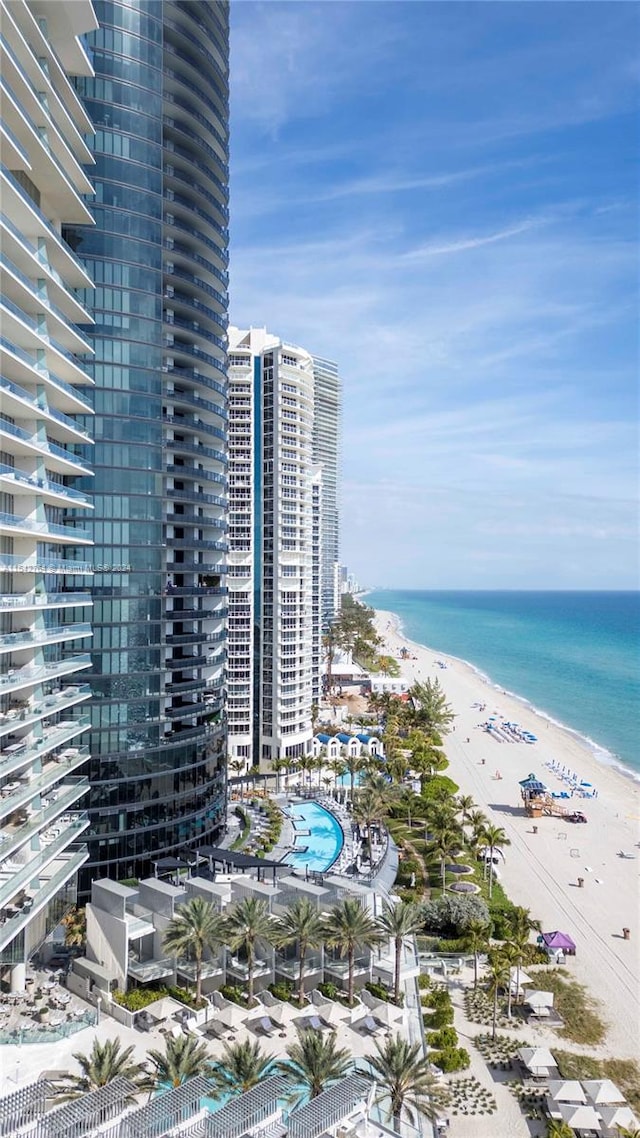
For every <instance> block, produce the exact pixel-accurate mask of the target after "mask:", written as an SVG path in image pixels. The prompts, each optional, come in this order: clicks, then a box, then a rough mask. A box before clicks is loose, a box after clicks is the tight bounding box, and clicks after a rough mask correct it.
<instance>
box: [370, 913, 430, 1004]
mask: <svg viewBox="0 0 640 1138" xmlns="http://www.w3.org/2000/svg"><path fill="white" fill-rule="evenodd" d="M423 923H424V921H423V917H422V908H421V906H420V905H411V904H407V903H406V902H405V901H398V903H397V904H396V905H387V904H386V903H385V904H384V905H383V907H382V915H381V916H380V917H378V928H379V929H380V930H381V932H383V933H384V934H385V936H388V937H389V938H392V939H393V942H394V947H395V968H394V982H393V998H394V1000H395V1002H396V1004H399V1003H400V958H401V954H402V942H403V940H404V938H405V937H408V936H414V935H415V933H418V932H420V931H421V929H422V926H423Z"/></svg>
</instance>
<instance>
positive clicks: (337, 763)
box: [329, 759, 347, 789]
mask: <svg viewBox="0 0 640 1138" xmlns="http://www.w3.org/2000/svg"><path fill="white" fill-rule="evenodd" d="M329 770H330V771H331V773H332V775H333V785H334V787H335V788H336V789H337V787H338V779H339V778H342V776H343V775H344V774H346V773H347V768H346V767H345V765H344V763H343V761H342V759H332V760H331V762H330V763H329Z"/></svg>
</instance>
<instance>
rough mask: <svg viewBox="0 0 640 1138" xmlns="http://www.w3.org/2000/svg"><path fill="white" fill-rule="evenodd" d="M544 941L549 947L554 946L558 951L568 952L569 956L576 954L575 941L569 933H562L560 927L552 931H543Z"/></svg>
mask: <svg viewBox="0 0 640 1138" xmlns="http://www.w3.org/2000/svg"><path fill="white" fill-rule="evenodd" d="M542 943H543V944H544V945H545V946H546V947H547V948H553V949H555V950H556V951H560V952H566V953H567V955H568V956H574V955H575V951H576V945H575V941H574V940H572V939H571V937H570V936H569V934H568V933H562V932H560V931H559V930H558V929H556V930H555V931H554V932H552V933H543V934H542Z"/></svg>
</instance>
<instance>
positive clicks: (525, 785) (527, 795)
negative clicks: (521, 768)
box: [518, 772, 549, 818]
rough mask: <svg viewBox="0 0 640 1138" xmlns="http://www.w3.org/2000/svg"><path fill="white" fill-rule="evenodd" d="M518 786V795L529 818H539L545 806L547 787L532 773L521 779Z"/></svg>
mask: <svg viewBox="0 0 640 1138" xmlns="http://www.w3.org/2000/svg"><path fill="white" fill-rule="evenodd" d="M518 785H519V786H520V794H521V795H522V801H523V802H524V808H525V810H526V812H527V814H528V815H529V816H530V817H531V818H540V817H541V816H542V813H543V809H544V806H545V804H546V798H547V794H548V793H549V788H548V786H546V785H545V783H544V782H542V781H541V780H540V779H539V778H538V776H537V775H535V774H534V773H533V772H531V773H530V774H528V775H527V777H526V778H523V779H522V781H521V782H520V783H519V784H518Z"/></svg>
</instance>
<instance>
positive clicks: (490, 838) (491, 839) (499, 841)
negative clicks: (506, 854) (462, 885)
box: [482, 823, 511, 898]
mask: <svg viewBox="0 0 640 1138" xmlns="http://www.w3.org/2000/svg"><path fill="white" fill-rule="evenodd" d="M482 837H483V838H484V841H485V844H486V845H487V846H488V847H489V898H491V892H492V889H493V855H494V853H495V851H496V850H502V849H504V847H505V846H510V845H511V840H510V839H509V838H508V837H507V835H506V834H505V832H504V830H503V829H502V826H494V825H492V824H491V823H489V825H488V826H485V828H484V830H483V833H482Z"/></svg>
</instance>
